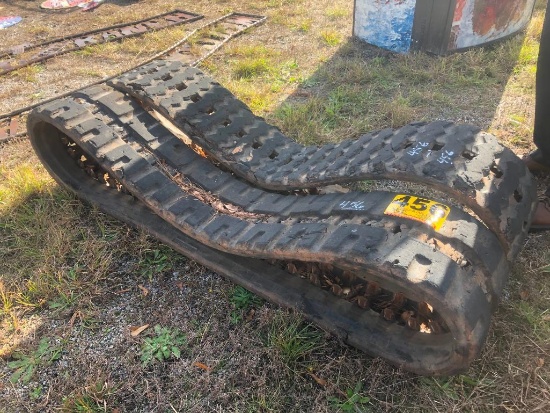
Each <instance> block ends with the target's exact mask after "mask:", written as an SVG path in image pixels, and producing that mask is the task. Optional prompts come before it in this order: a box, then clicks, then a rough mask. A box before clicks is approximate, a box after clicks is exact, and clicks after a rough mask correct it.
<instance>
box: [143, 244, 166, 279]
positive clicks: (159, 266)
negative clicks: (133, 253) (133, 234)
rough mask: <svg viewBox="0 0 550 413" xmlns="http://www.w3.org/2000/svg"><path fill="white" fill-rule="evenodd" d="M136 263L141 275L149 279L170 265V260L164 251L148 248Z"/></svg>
mask: <svg viewBox="0 0 550 413" xmlns="http://www.w3.org/2000/svg"><path fill="white" fill-rule="evenodd" d="M138 265H139V267H140V268H141V275H143V276H146V277H147V278H148V279H149V280H151V279H152V278H153V275H155V274H159V273H161V272H163V271H164V270H166V269H167V268H168V267H169V266H170V261H169V260H168V255H167V254H166V253H165V252H164V251H161V250H148V251H145V254H144V257H143V259H142V260H141V261H140V262H139V264H138Z"/></svg>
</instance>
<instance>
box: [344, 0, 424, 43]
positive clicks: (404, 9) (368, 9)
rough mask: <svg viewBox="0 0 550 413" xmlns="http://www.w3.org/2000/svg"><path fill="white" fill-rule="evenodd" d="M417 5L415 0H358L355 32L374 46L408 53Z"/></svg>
mask: <svg viewBox="0 0 550 413" xmlns="http://www.w3.org/2000/svg"><path fill="white" fill-rule="evenodd" d="M415 7H416V0H389V1H379V0H362V1H360V0H357V1H356V7H355V33H354V34H355V35H356V36H357V37H359V38H360V39H362V40H364V41H366V42H368V43H370V44H373V45H375V46H378V47H382V48H384V49H388V50H392V51H394V52H399V53H407V52H408V51H409V50H410V47H411V39H412V29H413V22H414V9H415Z"/></svg>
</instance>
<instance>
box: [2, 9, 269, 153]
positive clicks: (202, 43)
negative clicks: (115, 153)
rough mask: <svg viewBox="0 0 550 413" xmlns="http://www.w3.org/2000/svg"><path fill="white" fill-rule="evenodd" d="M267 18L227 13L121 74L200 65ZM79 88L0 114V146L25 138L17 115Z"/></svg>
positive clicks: (118, 74) (111, 77)
mask: <svg viewBox="0 0 550 413" xmlns="http://www.w3.org/2000/svg"><path fill="white" fill-rule="evenodd" d="M266 19H267V18H266V17H265V16H259V15H254V14H246V13H230V14H226V15H224V16H222V17H220V18H218V19H215V20H213V21H210V22H208V23H206V24H204V25H203V26H201V27H199V28H197V29H195V30H193V31H192V32H191V33H189V34H188V35H187V36H185V37H184V38H183V39H181V40H179V41H178V42H176V43H174V44H173V45H171V46H170V47H168V48H167V49H165V50H163V51H161V52H159V53H157V54H156V55H154V56H153V57H151V58H149V59H147V60H146V61H144V62H141V63H139V64H138V65H136V66H134V67H133V68H130V69H127V70H125V71H124V72H126V71H129V70H133V69H135V68H137V67H139V66H142V65H144V64H147V63H149V62H151V61H153V60H157V59H163V58H164V59H167V60H178V61H181V62H184V63H186V64H188V65H190V66H196V65H198V64H200V63H201V62H202V61H203V60H205V59H206V58H208V57H209V56H211V55H212V54H213V53H214V52H216V51H217V50H218V49H219V48H220V47H222V46H223V45H224V44H225V43H227V42H228V41H229V40H231V39H233V38H234V37H236V36H238V35H240V34H242V33H243V32H244V31H246V30H248V29H250V28H252V27H255V26H258V25H260V24H262V23H264V22H265V21H266ZM124 26H126V25H124ZM216 26H219V27H220V29H221V31H222V32H224V34H223V35H222V36H212V35H211V33H201V32H203V31H205V29H210V28H212V27H216ZM191 38H194V44H195V45H197V47H198V49H199V55H200V57H199V58H195V54H194V53H192V50H191V47H190V44H189V39H191ZM121 74H122V73H117V74H115V75H112V76H109V77H106V78H103V79H101V80H98V81H97V82H94V83H91V84H89V85H87V86H84V88H85V87H89V86H93V85H97V84H99V83H103V82H106V81H108V80H111V79H113V78H115V77H117V76H120V75H121ZM80 89H82V88H79V89H75V90H71V91H69V92H66V93H63V94H61V95H58V96H54V97H52V98H49V99H46V100H43V101H41V102H38V103H35V104H32V105H29V106H25V107H23V108H20V109H16V110H14V111H12V112H10V113H6V114H2V115H0V144H2V143H6V142H9V141H10V140H12V139H15V138H18V137H23V136H25V135H26V131H20V132H18V126H19V125H24V122H22V121H21V119H20V116H21V115H22V114H24V113H25V112H28V111H29V110H32V109H34V108H36V107H38V106H40V105H43V104H45V103H48V102H51V101H53V100H55V99H60V98H62V97H66V96H69V95H70V94H72V93H74V92H76V91H77V90H80Z"/></svg>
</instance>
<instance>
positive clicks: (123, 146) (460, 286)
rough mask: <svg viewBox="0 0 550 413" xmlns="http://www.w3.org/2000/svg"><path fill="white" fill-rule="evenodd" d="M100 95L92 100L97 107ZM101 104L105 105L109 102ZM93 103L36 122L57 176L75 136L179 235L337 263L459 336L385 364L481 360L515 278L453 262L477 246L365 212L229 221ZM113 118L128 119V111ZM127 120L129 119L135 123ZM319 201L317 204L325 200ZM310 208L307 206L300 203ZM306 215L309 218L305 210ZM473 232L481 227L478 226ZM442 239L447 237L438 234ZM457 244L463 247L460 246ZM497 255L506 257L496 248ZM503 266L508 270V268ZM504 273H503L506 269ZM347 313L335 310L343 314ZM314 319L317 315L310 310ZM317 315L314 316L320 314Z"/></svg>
mask: <svg viewBox="0 0 550 413" xmlns="http://www.w3.org/2000/svg"><path fill="white" fill-rule="evenodd" d="M92 92H93V91H90V93H89V94H88V95H86V96H87V97H88V98H89V96H90V95H91V94H92ZM94 96H96V97H97V98H98V100H101V93H100V94H99V95H95V94H94ZM105 96H107V95H105ZM89 104H90V102H89V101H85V100H84V99H82V98H79V99H78V101H77V100H73V99H63V100H58V101H55V102H53V103H51V104H48V105H46V106H43V107H41V108H39V109H37V110H35V111H34V112H33V113H32V114H31V115H30V116H29V122H28V130H29V134H30V137H31V140H32V142H33V145H34V146H35V148H38V149H37V152H38V153H39V154H40V153H44V151H46V152H48V151H49V153H50V155H47V156H46V155H44V154H42V156H41V159H43V160H44V162H45V163H46V165H47V167H48V168H49V169H50V170H51V171H52V170H53V169H55V168H60V165H61V164H62V163H63V162H64V161H63V160H62V159H61V155H59V154H53V152H54V151H55V150H56V147H59V146H61V144H60V143H56V142H55V141H54V142H51V140H52V139H55V136H56V133H54V131H55V129H57V130H59V131H61V132H62V133H63V134H66V135H67V136H69V137H70V138H71V139H72V140H73V141H74V142H75V143H77V145H78V146H79V147H81V148H82V150H83V151H84V153H85V154H86V155H87V156H90V157H91V158H93V159H94V160H95V161H96V162H98V163H99V164H100V165H101V167H102V168H104V169H105V170H107V171H109V172H110V173H111V174H113V175H114V176H115V177H116V179H117V180H118V181H120V182H121V183H122V184H123V185H124V187H125V188H126V189H127V190H129V191H130V192H131V193H132V194H133V195H134V196H136V197H137V198H138V199H140V200H141V201H142V202H143V203H144V204H145V205H147V206H148V207H149V208H150V209H151V210H152V211H154V212H155V213H157V214H158V215H159V216H161V217H162V218H164V220H165V221H166V222H167V223H169V224H170V225H171V226H172V227H174V228H177V229H178V230H179V231H181V232H182V233H184V234H186V236H189V237H191V238H193V239H196V240H197V241H199V242H200V243H201V244H203V245H205V246H207V247H209V248H214V249H217V250H221V251H226V252H229V253H231V254H236V255H240V256H244V257H250V258H255V259H256V258H270V259H278V260H299V261H310V262H319V263H331V264H334V265H336V266H338V267H339V268H341V269H343V270H347V271H352V272H354V273H355V274H356V275H357V276H358V277H360V278H363V279H367V280H370V281H375V282H377V283H379V284H380V285H382V286H384V288H388V289H389V290H391V291H401V292H403V294H405V295H406V296H407V297H410V298H411V299H412V300H416V301H418V302H420V301H426V302H429V303H430V304H431V305H432V306H433V308H434V311H436V312H437V313H438V314H440V316H441V318H442V319H443V320H444V322H445V324H446V325H447V326H448V328H449V332H448V333H446V334H442V335H440V336H438V338H433V337H424V338H422V337H420V338H418V342H417V343H416V344H415V341H414V340H411V345H412V346H415V345H417V348H414V349H410V351H409V352H408V353H402V351H401V347H402V345H401V343H393V344H394V345H393V347H392V346H388V347H389V348H387V349H386V350H384V352H383V353H380V354H378V355H381V356H384V357H387V358H389V359H390V360H392V361H393V362H394V363H397V364H403V365H404V366H407V365H408V366H409V367H410V368H411V369H413V368H417V369H418V371H421V370H422V369H424V368H425V369H427V370H424V371H433V372H441V371H455V370H457V369H461V368H464V367H465V366H466V365H467V364H468V363H469V362H470V361H471V360H472V359H473V358H474V357H475V356H476V355H477V354H478V352H479V349H480V348H481V346H482V343H483V341H484V338H485V336H486V333H487V329H488V326H489V320H490V314H491V305H492V302H494V301H495V300H496V298H497V294H498V293H496V294H495V292H493V291H492V290H493V285H492V282H491V281H490V279H491V278H492V277H504V278H505V276H506V274H505V271H504V272H499V273H493V274H488V273H487V272H486V271H487V269H486V268H485V267H484V265H482V264H483V259H480V258H478V257H477V256H474V257H473V259H475V260H476V265H472V263H468V262H467V261H465V260H463V259H458V258H463V255H461V256H460V257H455V256H453V254H454V252H458V253H461V249H462V250H468V249H469V250H472V248H471V247H470V248H468V247H467V246H466V245H463V246H462V247H460V248H459V247H458V246H457V248H456V249H453V248H451V253H449V252H448V251H446V250H445V248H438V243H437V240H433V241H432V242H431V241H430V240H432V238H430V237H426V236H423V235H422V234H423V233H425V232H428V233H430V231H429V228H427V227H422V226H421V225H422V224H414V223H412V222H411V224H410V229H409V228H407V226H406V225H405V226H401V224H402V223H403V220H402V219H400V218H394V217H388V216H386V217H384V218H382V219H381V220H380V221H379V224H378V225H373V224H372V223H369V221H368V219H366V220H358V219H357V218H355V216H354V215H355V211H352V213H350V212H349V211H348V212H347V214H349V217H350V219H349V222H348V221H346V220H342V219H343V218H344V217H346V216H345V215H343V214H340V217H338V218H337V219H334V218H332V217H331V216H330V214H329V218H327V219H301V218H300V219H290V220H286V219H282V218H281V217H280V216H279V215H278V214H277V213H276V212H273V213H271V214H266V215H268V216H267V217H257V218H248V219H244V218H238V217H236V216H233V215H231V214H230V213H222V212H221V211H219V210H218V209H216V208H215V207H214V206H212V205H209V204H207V203H204V202H202V201H201V200H199V199H197V198H196V197H195V196H193V195H190V194H189V193H187V192H186V191H184V190H183V189H182V186H180V185H179V184H178V173H177V172H175V173H173V172H171V171H170V169H169V166H170V163H171V162H174V161H176V162H177V159H172V160H166V159H164V158H159V156H160V154H161V152H159V151H154V152H153V153H151V152H150V150H148V149H146V148H144V147H143V146H142V145H143V143H140V142H139V139H141V138H139V139H134V138H129V135H128V133H127V129H126V126H120V124H118V122H111V123H109V122H108V121H109V117H108V116H106V115H102V114H101V113H99V112H98V113H92V111H91V110H90V109H96V110H97V109H98V106H95V108H90V107H89ZM113 110H121V112H122V110H123V106H118V108H117V107H114V108H113ZM121 112H120V113H119V114H120V116H121V118H125V116H124V114H122V113H121ZM126 120H127V121H128V124H131V123H132V121H131V118H127V119H126ZM106 121H107V123H106ZM108 123H109V124H108ZM56 145H57V146H56ZM61 150H63V149H61ZM65 156H66V157H68V155H65ZM69 159H70V158H69ZM70 161H72V160H70ZM73 162H74V161H73ZM48 165H49V166H48ZM54 175H55V173H54ZM81 185H87V183H82V184H81ZM262 196H263V195H262ZM349 196H350V195H349V194H346V195H343V196H342V198H341V200H336V201H340V202H336V204H337V205H341V204H342V202H344V201H350V198H349ZM354 196H357V197H359V198H358V201H359V202H360V201H362V199H360V197H361V196H364V197H365V198H364V202H365V203H366V204H370V202H369V199H368V196H369V195H368V194H363V195H361V194H356V195H354ZM310 197H311V198H310ZM310 197H308V198H309V200H310V201H311V200H313V202H312V204H315V202H314V201H315V200H316V199H319V198H316V197H315V196H310ZM346 197H347V198H346ZM390 197H391V195H390ZM285 198H286V199H287V200H288V199H292V198H297V197H284V196H281V199H285ZM378 199H380V198H378ZM284 202H287V201H284ZM300 202H302V201H297V204H300ZM354 202H357V201H354ZM291 203H292V202H291ZM287 207H288V206H287ZM300 208H302V209H303V208H304V205H303V204H302V206H300ZM341 209H342V208H341ZM363 214H364V215H363V217H364V218H368V217H369V213H368V212H366V213H363ZM314 215H315V214H314V213H312V212H310V211H307V210H306V211H304V212H299V213H296V216H297V217H302V216H303V217H306V218H307V217H311V216H314ZM357 215H361V214H357ZM374 215H375V214H374ZM346 218H347V217H346ZM450 222H451V221H450ZM469 225H474V222H473V221H471V222H470V224H469ZM396 228H398V230H396ZM480 228H482V227H480ZM451 232H452V231H451ZM433 238H434V239H435V238H437V237H436V236H435V235H434V237H433ZM457 244H458V245H460V242H457ZM443 246H444V247H445V245H443ZM493 247H494V248H496V251H499V248H498V246H495V243H493ZM453 251H454V252H453ZM478 262H479V265H477V263H478ZM501 262H504V263H505V260H504V259H502V260H501ZM499 268H500V269H501V270H502V267H499ZM257 282H258V283H259V284H261V283H262V279H261V274H258V279H257ZM497 284H500V282H499V283H497ZM310 288H313V287H310ZM338 305H339V304H338ZM338 305H337V306H335V307H333V308H327V309H326V311H329V312H330V311H333V312H335V313H337V312H338V311H339V310H338V308H337V307H338ZM342 305H343V304H342ZM304 310H305V311H306V313H308V309H307V308H306V309H304ZM309 315H310V316H311V317H314V315H313V314H311V311H309ZM357 317H358V318H357V320H355V323H359V324H361V320H360V319H361V317H363V316H362V315H360V314H358V315H357ZM347 323H348V324H347V327H348V329H347V331H351V330H353V329H354V328H355V327H356V326H354V325H353V322H349V321H348V322H347ZM350 323H351V324H350ZM374 324H376V323H374ZM374 324H373V325H374ZM381 331H384V329H382V330H381ZM385 331H386V332H387V335H386V336H385V337H384V334H382V336H383V337H380V336H379V337H377V340H380V339H382V340H383V341H384V342H386V343H387V342H390V343H391V342H393V341H394V340H395V338H400V337H401V336H400V334H394V332H393V328H389V327H388V328H387V329H385ZM416 334H418V335H420V336H422V335H424V336H429V335H428V334H422V333H416ZM370 344H372V345H373V346H374V344H373V343H370ZM370 344H369V343H365V344H363V345H362V346H363V347H362V348H363V349H365V350H367V347H368V346H369V345H370ZM378 347H379V344H378ZM426 348H428V349H429V350H426ZM421 350H422V351H426V354H425V355H424V356H423V358H424V365H423V367H422V368H420V367H418V365H417V364H415V363H416V362H417V360H416V358H417V357H418V356H419V355H420V353H421ZM414 366H417V367H414Z"/></svg>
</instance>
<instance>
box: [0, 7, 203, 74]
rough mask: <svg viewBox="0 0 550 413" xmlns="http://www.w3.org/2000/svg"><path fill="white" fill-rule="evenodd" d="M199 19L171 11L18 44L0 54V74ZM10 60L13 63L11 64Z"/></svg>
mask: <svg viewBox="0 0 550 413" xmlns="http://www.w3.org/2000/svg"><path fill="white" fill-rule="evenodd" d="M202 18H204V16H202V15H200V14H196V13H191V12H187V11H182V10H174V11H171V12H168V13H163V14H159V15H156V16H153V17H149V18H147V19H142V20H137V21H133V22H130V23H121V24H116V25H113V26H108V27H104V28H101V29H97V30H92V31H88V32H84V33H77V34H73V35H71V36H65V37H59V38H56V39H51V40H48V41H46V42H44V43H37V44H20V45H17V46H14V47H12V48H10V49H9V50H6V51H3V52H0V58H6V57H7V58H8V59H5V60H0V75H4V74H6V73H9V72H12V71H14V70H17V69H20V68H22V67H25V66H28V65H30V64H33V63H38V62H42V61H44V60H47V59H51V58H52V57H56V56H60V55H62V54H65V53H69V52H72V51H75V50H79V49H82V48H84V47H86V46H89V45H94V44H101V43H107V42H111V41H115V40H121V39H125V38H129V37H133V36H138V35H142V34H144V33H147V32H150V31H153V30H161V29H165V28H167V27H171V26H175V25H178V24H184V23H191V22H194V21H197V20H200V19H202ZM37 49H38V53H35V54H34V55H32V56H30V57H29V58H28V59H25V60H16V59H15V58H14V57H15V56H19V55H21V54H24V53H26V52H28V51H33V50H37ZM14 61H15V63H13V62H14Z"/></svg>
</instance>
